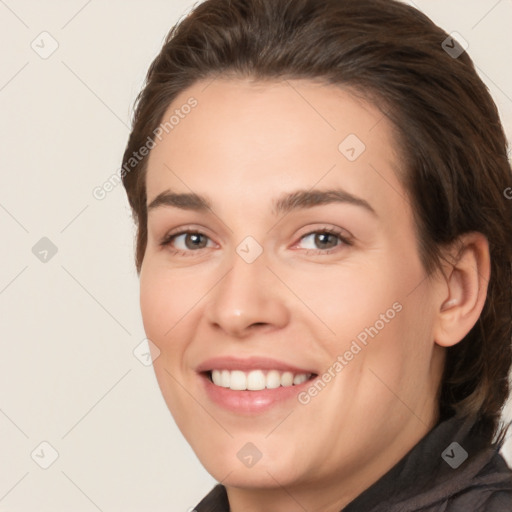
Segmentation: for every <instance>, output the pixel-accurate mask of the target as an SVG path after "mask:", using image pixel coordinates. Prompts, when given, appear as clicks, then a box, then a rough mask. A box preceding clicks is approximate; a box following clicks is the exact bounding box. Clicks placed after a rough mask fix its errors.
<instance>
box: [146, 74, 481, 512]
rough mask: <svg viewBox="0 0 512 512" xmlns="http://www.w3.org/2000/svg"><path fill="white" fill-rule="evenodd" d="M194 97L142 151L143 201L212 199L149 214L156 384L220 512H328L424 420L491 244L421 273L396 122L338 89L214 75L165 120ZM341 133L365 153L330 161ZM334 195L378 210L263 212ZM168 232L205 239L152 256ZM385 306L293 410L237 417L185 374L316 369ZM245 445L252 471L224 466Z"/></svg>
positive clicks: (394, 457) (345, 207)
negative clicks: (230, 364)
mask: <svg viewBox="0 0 512 512" xmlns="http://www.w3.org/2000/svg"><path fill="white" fill-rule="evenodd" d="M190 96H194V97H195V98H196V99H197V100H198V106H197V107H196V108H195V109H194V110H193V111H192V112H191V113H190V114H189V115H188V116H186V117H185V118H184V119H182V120H181V121H180V123H179V125H177V126H176V127H175V128H174V129H173V130H172V131H170V132H169V133H168V134H167V135H165V136H164V138H163V139H162V141H161V142H159V143H158V144H157V145H156V147H155V148H154V149H153V150H152V151H151V154H150V157H149V161H148V168H147V178H146V187H147V198H148V201H147V202H148V204H150V203H151V201H152V200H153V199H154V198H155V197H156V196H157V195H158V194H160V193H161V192H164V191H165V190H168V189H172V190H173V191H175V192H179V193H190V192H195V193H197V194H201V195H204V196H207V197H208V198H209V200H210V201H211V204H212V210H211V211H207V212H197V211H191V210H185V209H180V208H177V207H170V206H161V207H158V208H154V209H151V210H150V211H149V217H148V244H147V249H146V253H145V257H144V260H143V264H142V268H141V272H140V301H141V311H142V317H143V322H144V328H145V331H146V334H147V336H148V338H149V339H150V340H152V342H153V343H154V344H155V346H156V347H158V350H159V351H160V353H159V356H158V357H157V358H156V359H155V361H154V369H155V372H156V376H157V379H158V383H159V386H160V389H161V391H162V394H163V397H164V399H165V401H166V403H167V406H168V407H169V409H170V411H171V413H172V414H173V416H174V418H175V421H176V423H177V425H178V427H179V428H180V430H181V431H182V433H183V435H184V436H185V438H186V439H187V441H188V442H189V443H190V445H191V446H192V448H193V450H194V451H195V453H196V454H197V456H198V458H199V459H200V460H201V462H202V464H203V465H204V466H205V468H206V469H207V470H208V471H209V472H210V474H211V475H213V477H214V478H215V479H217V480H218V481H221V482H222V483H223V484H224V485H225V486H226V488H227V491H228V497H229V501H230V507H231V510H232V512H241V511H242V510H243V511H251V512H257V511H264V510H269V509H270V508H271V510H273V511H274V512H281V511H283V512H284V511H287V512H290V511H292V512H293V511H299V510H300V511H302V510H304V509H306V510H309V511H312V512H313V511H318V512H320V511H322V512H335V511H336V512H338V511H339V510H340V509H341V508H342V507H344V506H345V505H347V504H348V503H349V502H350V501H352V500H353V499H354V498H355V497H356V496H358V495H359V494H360V493H361V492H362V491H363V490H364V489H366V488H367V487H369V486H370V485H371V484H372V483H374V482H375V481H376V480H377V479H378V478H379V477H380V476H382V475H383V474H384V473H385V472H386V471H387V470H389V469H390V468H391V467H392V466H393V465H395V464H396V463H397V462H398V461H399V460H400V459H401V458H402V457H403V456H404V455H405V454H406V453H407V452H408V451H409V450H410V449H411V448H412V447H413V446H414V445H415V444H416V443H417V442H418V441H419V440H420V439H421V438H422V437H423V436H424V435H425V434H426V433H427V432H428V431H429V430H431V429H432V427H433V426H434V425H435V423H436V422H437V419H438V404H437V391H438V387H439V382H440V379H441V372H442V368H443V364H444V356H445V347H447V346H450V345H453V344H455V343H457V342H458V341H460V340H461V339H462V338H463V337H464V335H465V334H466V333H467V332H468V331H469V330H470V329H471V327H472V326H473V325H474V323H475V322H476V321H477V319H478V316H479V315H480V312H481V309H482V307H483V304H484V300H485V294H486V283H487V279H488V276H489V257H488V247H487V242H486V240H485V238H484V237H483V236H482V235H479V234H478V233H472V234H468V235H466V236H465V238H464V239H462V240H461V242H462V245H461V246H460V247H462V250H461V251H460V252H458V251H455V249H454V250H453V251H452V253H453V254H457V253H458V255H459V257H458V259H453V266H447V267H446V272H445V273H444V275H443V274H441V273H437V274H435V275H434V276H431V277H427V276H426V273H425V270H424V268H423V266H422V264H421V261H420V257H419V254H418V249H417V244H416V237H415V227H414V222H413V216H412V211H411V200H410V199H409V198H408V197H407V194H406V192H405V190H404V188H403V186H402V185H401V183H400V181H399V179H398V178H397V171H398V170H400V169H401V162H400V154H399V149H398V145H397V143H396V140H395V135H394V131H393V128H392V126H391V125H390V123H389V121H388V119H387V118H386V116H384V115H383V114H382V112H381V111H380V110H379V109H378V108H377V107H376V106H374V105H371V104H369V103H366V102H364V101H363V100H361V99H357V98H356V97H355V96H354V95H351V94H350V93H349V92H348V91H346V90H341V89H339V88H336V87H334V86H328V85H321V84H317V83H313V82H309V81H299V80H296V81H281V82H268V83H258V84H254V83H251V82H249V81H248V80H242V79H227V78H222V79H221V78H217V79H216V80H214V81H213V82H211V83H210V82H199V83H196V84H194V85H193V86H192V87H190V88H189V89H188V90H186V91H184V92H182V93H181V94H180V95H179V96H178V97H177V98H176V99H175V101H174V102H173V103H172V104H171V105H170V106H169V109H168V115H167V114H166V116H165V118H168V117H169V115H171V113H172V112H173V111H174V110H175V109H176V108H179V107H180V106H181V105H183V104H185V103H186V101H187V99H188V98H189V97H190ZM349 134H356V135H357V137H358V138H359V139H360V140H361V141H363V143H364V144H365V146H366V149H365V150H364V152H363V153H361V155H360V156H359V157H358V158H357V159H356V160H355V161H349V160H348V159H347V158H346V157H345V156H344V154H342V152H340V150H339V149H338V146H339V144H340V143H341V142H342V141H343V140H344V139H345V137H347V135H349ZM336 187H339V188H343V189H344V190H346V191H348V192H349V193H351V194H353V195H355V196H358V197H359V198H362V199H364V200H365V201H367V202H368V203H369V204H370V205H371V206H372V208H373V209H374V210H375V213H376V215H373V214H372V213H370V212H368V211H367V210H366V209H364V208H362V207H360V206H357V205H354V204H349V203H334V204H323V205H317V206H314V207H309V208H303V209H299V210H297V211H291V212H289V213H287V214H286V215H283V214H280V215H274V214H273V213H272V201H273V200H274V199H277V198H278V197H280V196H281V195H282V194H285V193H288V192H292V191H295V190H297V189H305V190H310V189H312V188H314V189H328V188H336ZM326 227H327V228H337V229H339V230H341V231H342V234H343V235H344V236H348V237H349V240H350V241H351V242H352V243H351V244H350V245H347V244H345V243H343V242H341V241H340V240H339V239H337V238H336V236H334V237H330V238H328V239H327V240H328V245H327V247H331V248H330V249H329V250H327V249H326V245H325V244H326V242H325V239H321V240H320V242H318V241H317V242H316V243H315V237H314V235H312V236H307V235H308V234H309V233H322V232H323V231H322V230H323V229H325V228H326ZM180 229H183V230H187V229H188V230H189V231H192V232H194V230H198V231H200V232H202V233H204V234H205V238H203V239H202V242H203V243H202V245H201V246H200V248H199V249H197V248H195V247H194V245H193V243H191V242H190V237H186V236H179V237H178V238H177V239H174V241H173V242H172V243H171V244H170V245H167V246H162V245H160V242H161V241H162V239H164V237H165V235H167V234H168V233H170V232H171V231H180ZM247 236H251V237H253V238H254V239H255V240H256V241H257V242H258V243H259V245H260V246H261V248H262V250H263V252H262V254H261V255H260V256H259V257H258V258H257V259H256V260H255V261H254V262H253V263H247V262H246V261H245V260H244V259H243V258H241V257H240V256H239V255H238V254H237V252H236V248H237V246H238V245H239V244H240V242H241V241H242V240H244V239H245V238H246V237H247ZM317 238H318V237H317ZM187 239H188V245H187V244H186V241H187ZM322 240H324V241H323V244H324V245H322ZM196 243H197V242H196ZM176 249H181V250H182V251H186V252H187V254H186V255H184V254H176V253H175V252H174V251H175V250H176ZM458 249H459V247H457V250H458ZM452 253H450V252H447V254H452ZM397 302H398V303H399V304H400V305H401V306H402V309H401V311H400V312H399V313H397V314H396V315H395V317H394V318H393V319H392V320H390V321H389V322H387V323H386V324H385V327H384V328H382V329H380V330H379V332H378V334H377V335H376V336H375V337H374V338H370V340H369V342H368V344H367V346H365V347H364V348H363V349H362V350H361V351H360V352H359V353H358V354H357V356H355V357H354V358H353V359H352V360H351V361H350V362H349V364H347V365H346V367H345V368H344V369H343V370H342V371H341V372H339V373H337V374H336V376H335V378H333V379H332V380H331V382H329V383H328V384H327V385H326V386H325V388H324V389H323V390H322V391H321V392H319V393H318V394H317V396H315V397H314V398H313V399H311V401H310V402H309V403H308V404H306V405H303V404H301V403H299V402H298V400H296V399H290V400H287V401H286V402H284V403H283V404H282V405H279V406H277V407H273V408H271V409H270V410H268V411H266V412H263V413H261V414H257V415H254V414H252V415H251V414H235V413H233V412H231V411H228V410H225V409H223V408H221V407H220V406H218V405H216V404H214V403H213V402H211V401H210V400H209V399H208V397H207V396H206V395H205V393H204V391H203V389H202V386H201V382H200V378H199V377H198V374H197V372H196V368H197V366H198V365H199V364H200V363H201V362H203V361H204V360H206V359H208V358H211V357H216V356H229V355H234V356H237V357H249V356H252V355H256V356H265V357H272V358H275V359H278V360H281V361H285V362H287V363H289V364H292V365H295V366H298V367H300V368H315V369H318V373H321V372H323V371H325V370H326V369H327V368H329V367H332V365H333V363H334V362H335V361H336V360H337V357H338V356H339V355H340V354H344V353H345V351H346V350H348V349H349V347H350V344H351V342H352V340H354V339H355V338H356V336H357V335H358V334H359V333H361V331H363V330H364V329H365V327H369V326H371V325H374V324H375V322H376V321H377V320H378V319H379V318H381V317H380V315H381V314H384V313H385V312H386V311H387V310H388V309H389V308H391V307H392V305H393V304H394V303H397ZM153 350H154V351H155V352H156V348H153ZM247 442H251V443H253V444H254V445H255V446H256V447H257V449H258V450H259V452H261V454H262V457H261V459H260V460H259V461H258V462H257V464H255V465H254V466H252V467H250V468H248V467H246V466H245V465H244V464H242V462H241V461H240V460H239V459H238V457H237V453H238V451H239V450H240V449H241V448H242V447H243V446H244V445H245V444H246V443H247Z"/></svg>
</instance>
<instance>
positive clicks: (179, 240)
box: [160, 231, 213, 256]
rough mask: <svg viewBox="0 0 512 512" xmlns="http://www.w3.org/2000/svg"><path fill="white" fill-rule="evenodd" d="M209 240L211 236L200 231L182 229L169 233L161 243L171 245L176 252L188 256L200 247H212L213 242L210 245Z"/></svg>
mask: <svg viewBox="0 0 512 512" xmlns="http://www.w3.org/2000/svg"><path fill="white" fill-rule="evenodd" d="M209 242H211V240H210V238H209V237H208V236H206V235H205V234H204V233H201V232H199V231H180V232H179V233H171V234H169V235H167V236H166V237H165V238H164V239H163V240H162V242H161V243H160V245H161V246H165V247H169V248H170V250H171V252H173V253H175V254H180V255H183V256H188V255H190V253H193V252H197V251H198V250H199V249H206V248H208V247H211V246H212V245H213V242H212V243H211V244H210V245H208V243H209Z"/></svg>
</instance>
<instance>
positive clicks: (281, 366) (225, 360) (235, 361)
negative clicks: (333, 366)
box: [196, 356, 315, 374]
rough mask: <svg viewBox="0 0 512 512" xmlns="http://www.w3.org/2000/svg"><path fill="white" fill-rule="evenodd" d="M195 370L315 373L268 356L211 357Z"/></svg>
mask: <svg viewBox="0 0 512 512" xmlns="http://www.w3.org/2000/svg"><path fill="white" fill-rule="evenodd" d="M196 370H197V372H199V373H201V372H208V371H211V370H240V371H251V370H278V371H281V372H292V373H295V374H298V373H315V372H314V371H313V370H311V369H308V368H299V367H298V366H294V365H291V364H288V363H285V362H284V361H279V360H277V359H272V358H268V357H257V356H253V357H248V358H240V357H229V356H228V357H213V358H211V359H207V360H206V361H203V362H202V363H201V364H200V365H199V366H198V367H197V368H196Z"/></svg>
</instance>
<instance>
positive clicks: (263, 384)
mask: <svg viewBox="0 0 512 512" xmlns="http://www.w3.org/2000/svg"><path fill="white" fill-rule="evenodd" d="M211 376H212V381H213V383H214V384H215V385H216V386H221V387H223V388H230V389H232V390H234V391H244V390H249V391H258V390H261V389H275V388H278V387H280V386H283V387H289V386H296V385H298V384H302V383H303V382H306V381H307V380H308V379H309V378H310V377H311V374H310V373H297V374H293V373H292V372H280V371H278V370H270V371H268V372H267V373H266V374H265V372H264V371H263V370H252V371H250V372H242V371H240V370H233V371H230V370H212V372H211Z"/></svg>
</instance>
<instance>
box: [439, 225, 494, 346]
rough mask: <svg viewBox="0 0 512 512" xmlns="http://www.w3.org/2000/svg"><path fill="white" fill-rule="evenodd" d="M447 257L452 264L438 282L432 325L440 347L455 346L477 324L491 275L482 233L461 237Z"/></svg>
mask: <svg viewBox="0 0 512 512" xmlns="http://www.w3.org/2000/svg"><path fill="white" fill-rule="evenodd" d="M447 256H448V259H450V260H451V262H452V263H451V265H447V266H446V268H445V272H444V277H443V278H441V280H442V286H441V287H440V290H441V292H440V294H439V300H438V303H437V304H436V308H437V319H436V322H435V325H434V341H435V342H436V343H437V344H438V345H440V346H442V347H451V346H453V345H455V344H457V343H458V342H459V341H461V340H462V339H463V338H464V336H466V334H467V333H468V332H469V331H470V330H471V329H472V327H473V326H474V325H475V324H476V323H477V321H478V318H479V317H480V314H481V312H482V310H483V307H484V304H485V299H486V297H487V287H488V284H489V278H490V272H491V264H490V255H489V243H488V241H487V238H486V237H485V235H483V234H482V233H476V232H471V233H466V234H464V235H462V236H461V237H459V238H458V240H457V242H456V243H455V244H453V245H452V246H451V248H450V250H449V254H448V255H447Z"/></svg>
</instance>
